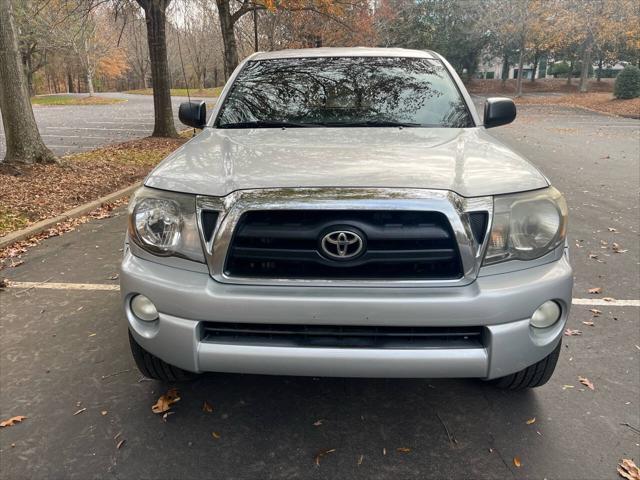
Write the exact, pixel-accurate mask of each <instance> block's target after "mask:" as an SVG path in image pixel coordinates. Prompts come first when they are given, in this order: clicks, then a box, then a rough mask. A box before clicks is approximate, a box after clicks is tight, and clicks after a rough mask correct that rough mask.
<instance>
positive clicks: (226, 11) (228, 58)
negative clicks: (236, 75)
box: [216, 0, 238, 80]
mask: <svg viewBox="0 0 640 480" xmlns="http://www.w3.org/2000/svg"><path fill="white" fill-rule="evenodd" d="M216 4H217V5H218V18H219V19H220V31H221V32H222V43H223V45H224V78H225V80H228V79H229V77H230V76H231V74H232V73H233V70H234V69H235V68H236V67H237V66H238V45H237V43H236V34H235V31H234V29H233V26H234V23H235V22H234V20H233V16H232V15H231V7H230V5H229V0H216Z"/></svg>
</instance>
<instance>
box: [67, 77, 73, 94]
mask: <svg viewBox="0 0 640 480" xmlns="http://www.w3.org/2000/svg"><path fill="white" fill-rule="evenodd" d="M67 93H75V92H74V89H73V77H72V76H71V74H70V73H67Z"/></svg>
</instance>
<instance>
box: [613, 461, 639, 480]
mask: <svg viewBox="0 0 640 480" xmlns="http://www.w3.org/2000/svg"><path fill="white" fill-rule="evenodd" d="M617 470H618V473H619V474H620V476H621V477H623V478H626V479H627V480H640V468H638V466H637V465H636V464H635V463H633V460H629V459H628V458H623V459H622V461H621V462H620V463H619V464H618V469H617Z"/></svg>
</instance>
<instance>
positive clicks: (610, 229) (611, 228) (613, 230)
mask: <svg viewBox="0 0 640 480" xmlns="http://www.w3.org/2000/svg"><path fill="white" fill-rule="evenodd" d="M607 230H609V231H610V232H613V233H618V230H616V229H615V228H613V227H609V228H607Z"/></svg>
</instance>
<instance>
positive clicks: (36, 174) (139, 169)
mask: <svg viewBox="0 0 640 480" xmlns="http://www.w3.org/2000/svg"><path fill="white" fill-rule="evenodd" d="M185 141H186V139H185V138H177V139H167V138H162V139H160V138H143V139H139V140H133V141H130V142H125V143H121V144H117V145H110V146H107V147H103V148H98V149H96V150H92V151H89V152H83V153H77V154H72V155H69V156H66V157H63V158H62V165H55V164H53V165H51V164H49V165H41V164H36V165H27V166H20V167H16V166H9V165H3V166H1V167H0V197H1V198H2V211H3V212H4V213H1V212H0V226H1V225H3V223H2V221H1V220H2V218H4V217H3V216H4V215H13V216H18V217H20V218H21V219H23V220H24V222H23V224H22V225H21V226H18V227H17V228H22V227H24V226H27V225H28V224H31V223H34V222H37V221H39V220H43V219H45V218H52V217H55V216H57V215H60V214H61V213H63V212H65V211H67V210H70V209H71V208H74V207H77V206H78V205H82V204H83V203H86V202H89V201H91V200H96V199H97V198H100V197H102V196H104V195H107V194H110V193H113V192H115V191H117V190H119V189H121V188H124V187H126V186H128V185H131V184H133V183H135V182H136V181H139V180H142V179H143V178H144V177H145V175H146V174H147V173H148V172H149V171H150V170H151V168H152V167H153V166H155V165H156V164H157V163H158V162H159V161H160V160H162V159H163V158H164V157H165V156H166V155H168V154H169V153H171V152H172V151H173V150H175V149H176V148H178V147H179V146H180V145H182V144H183V143H184V142H185ZM12 225H15V222H8V223H7V226H6V227H4V228H0V235H5V234H7V233H9V231H12V230H15V229H16V228H15V227H12Z"/></svg>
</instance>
